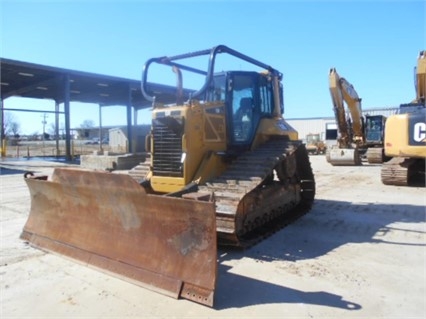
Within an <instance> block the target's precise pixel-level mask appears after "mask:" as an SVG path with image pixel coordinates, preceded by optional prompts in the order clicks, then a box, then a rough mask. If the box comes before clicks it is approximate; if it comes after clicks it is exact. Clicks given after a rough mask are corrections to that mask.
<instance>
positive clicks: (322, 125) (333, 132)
mask: <svg viewBox="0 0 426 319" xmlns="http://www.w3.org/2000/svg"><path fill="white" fill-rule="evenodd" d="M398 109H399V107H384V108H371V109H365V110H363V111H362V114H363V115H364V116H365V115H383V116H386V117H389V116H390V115H393V114H395V113H396V112H397V110H398ZM286 121H287V122H288V123H289V124H290V125H291V126H293V128H294V129H295V130H296V131H298V132H299V139H301V140H303V139H305V138H306V135H307V134H309V133H312V134H317V133H319V134H320V136H321V139H323V140H324V141H326V143H327V145H333V144H335V143H336V139H337V123H336V119H335V117H334V116H330V117H311V118H286Z"/></svg>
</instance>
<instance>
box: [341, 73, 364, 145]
mask: <svg viewBox="0 0 426 319" xmlns="http://www.w3.org/2000/svg"><path fill="white" fill-rule="evenodd" d="M340 87H341V90H342V95H343V99H344V100H345V102H346V104H347V106H348V109H349V112H350V113H351V119H352V132H353V142H354V143H356V144H357V145H359V144H362V143H364V141H365V137H364V127H363V126H364V125H363V121H362V113H361V112H362V111H361V99H360V98H359V96H358V93H357V92H356V91H355V88H354V87H353V85H352V84H350V83H349V82H348V81H347V80H346V79H345V78H340Z"/></svg>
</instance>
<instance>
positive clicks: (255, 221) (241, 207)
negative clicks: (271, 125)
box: [199, 139, 315, 247]
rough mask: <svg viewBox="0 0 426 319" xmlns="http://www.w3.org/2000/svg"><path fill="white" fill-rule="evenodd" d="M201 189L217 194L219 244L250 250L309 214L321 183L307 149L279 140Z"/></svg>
mask: <svg viewBox="0 0 426 319" xmlns="http://www.w3.org/2000/svg"><path fill="white" fill-rule="evenodd" d="M280 167H281V168H280ZM277 170H278V171H280V173H277ZM283 171H284V173H283ZM277 175H280V176H283V175H284V178H281V179H282V181H280V180H279V179H278V176H277ZM272 176H274V180H272V178H271V177H272ZM199 191H200V192H203V193H204V192H210V193H211V192H214V194H215V200H216V225H217V233H218V234H217V235H218V243H219V244H220V245H226V246H237V247H250V246H252V245H254V244H255V243H257V242H259V241H260V240H262V239H263V238H265V237H267V236H269V235H271V234H272V233H274V232H276V231H277V230H279V229H281V228H282V227H284V226H286V225H287V224H289V223H291V222H292V221H294V220H295V219H297V218H299V217H300V216H302V215H303V214H305V213H306V212H308V211H309V209H310V208H311V206H312V203H313V200H314V196H315V182H314V176H313V173H312V169H311V165H310V162H309V157H308V154H307V152H306V149H305V146H304V145H303V144H301V143H299V142H289V141H286V140H280V139H278V140H271V141H269V142H268V143H265V144H264V145H262V146H260V147H259V148H257V149H256V150H254V151H250V152H246V153H245V154H242V155H241V156H239V157H238V158H237V159H236V160H235V161H234V162H233V163H232V164H231V165H230V167H229V168H228V169H227V171H226V172H225V173H224V174H222V175H221V176H219V177H217V178H215V179H213V180H211V181H209V182H208V183H206V184H205V185H200V186H199Z"/></svg>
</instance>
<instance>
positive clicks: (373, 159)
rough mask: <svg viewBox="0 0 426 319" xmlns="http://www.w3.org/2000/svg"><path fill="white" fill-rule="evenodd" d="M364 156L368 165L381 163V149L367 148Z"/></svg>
mask: <svg viewBox="0 0 426 319" xmlns="http://www.w3.org/2000/svg"><path fill="white" fill-rule="evenodd" d="M366 156H367V161H368V163H370V164H381V163H383V147H369V148H368V150H367V152H366Z"/></svg>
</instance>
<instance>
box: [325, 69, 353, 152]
mask: <svg viewBox="0 0 426 319" xmlns="http://www.w3.org/2000/svg"><path fill="white" fill-rule="evenodd" d="M328 80H329V87H330V95H331V100H332V101H333V111H334V115H335V117H336V123H337V128H338V131H339V133H340V137H339V139H338V145H339V147H343V148H346V147H349V146H350V132H349V127H348V123H347V121H346V115H345V105H344V101H343V94H342V90H341V89H340V77H339V75H338V74H337V72H336V69H335V68H332V69H330V73H329V76H328Z"/></svg>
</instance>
